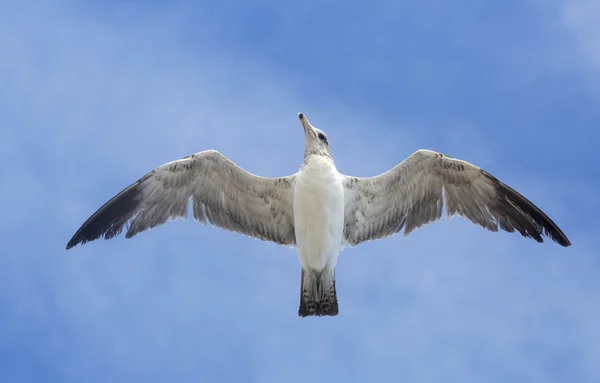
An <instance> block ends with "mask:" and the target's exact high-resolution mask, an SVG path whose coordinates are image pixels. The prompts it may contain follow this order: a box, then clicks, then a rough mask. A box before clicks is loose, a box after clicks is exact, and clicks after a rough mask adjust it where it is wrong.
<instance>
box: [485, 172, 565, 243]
mask: <svg viewBox="0 0 600 383" xmlns="http://www.w3.org/2000/svg"><path fill="white" fill-rule="evenodd" d="M481 171H482V172H483V174H484V175H485V176H486V177H488V178H489V179H490V180H491V181H492V182H493V183H494V184H495V187H496V190H498V191H499V192H501V193H502V194H503V195H504V198H507V199H508V198H509V197H512V198H511V200H513V199H514V200H515V201H513V202H516V203H517V204H518V206H519V208H520V209H524V211H523V212H524V213H525V214H527V215H529V219H533V220H534V221H535V222H536V223H537V224H538V225H540V226H541V230H539V231H535V232H532V233H528V234H529V235H525V236H526V237H530V238H533V239H534V240H536V241H537V242H539V243H541V242H544V240H543V238H542V236H546V237H547V238H550V239H551V240H552V241H554V242H556V243H558V244H559V245H561V246H563V247H569V246H571V241H569V238H567V236H566V235H565V233H563V232H562V230H561V229H560V228H559V227H558V225H557V224H555V223H554V221H552V219H551V218H550V217H548V216H547V215H546V213H544V212H543V211H542V210H541V209H540V208H538V207H537V206H536V205H535V204H534V203H533V202H531V201H530V200H528V199H527V198H525V197H524V196H523V195H521V194H520V193H519V192H517V191H516V190H514V189H513V188H511V187H510V186H508V185H506V184H505V183H504V182H502V181H500V180H498V179H497V178H496V177H494V176H493V175H491V174H490V173H488V172H487V171H485V170H483V169H481Z"/></svg>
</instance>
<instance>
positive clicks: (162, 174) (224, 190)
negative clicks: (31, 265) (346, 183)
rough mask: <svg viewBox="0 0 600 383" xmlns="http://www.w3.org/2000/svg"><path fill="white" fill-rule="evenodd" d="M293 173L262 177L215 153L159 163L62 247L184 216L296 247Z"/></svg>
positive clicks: (111, 201) (137, 231) (69, 246)
mask: <svg viewBox="0 0 600 383" xmlns="http://www.w3.org/2000/svg"><path fill="white" fill-rule="evenodd" d="M294 178H295V176H294V175H292V176H288V177H281V178H263V177H259V176H255V175H253V174H250V173H248V172H247V171H245V170H243V169H242V168H240V167H239V166H237V165H236V164H234V163H233V162H232V161H230V160H229V159H227V158H226V157H225V156H223V155H222V154H220V153H219V152H217V151H213V150H209V151H205V152H200V153H196V154H194V155H191V156H189V157H186V158H183V159H181V160H178V161H173V162H169V163H167V164H164V165H162V166H160V167H158V168H157V169H155V170H153V171H151V172H150V173H148V174H146V175H145V176H143V177H142V178H141V179H139V180H138V181H137V182H136V183H134V184H132V185H130V186H129V187H127V188H126V189H124V190H123V191H122V192H120V193H119V194H117V195H116V196H115V197H114V198H112V199H111V200H110V201H108V202H107V203H106V204H104V206H102V207H101V208H100V209H98V211H97V212H96V213H94V214H93V215H92V216H91V217H90V218H89V219H88V220H87V221H86V222H85V223H84V224H83V225H82V226H81V228H80V229H79V230H78V231H77V233H75V235H74V236H73V238H72V239H71V240H70V241H69V243H68V244H67V249H69V248H71V247H73V246H75V245H77V244H79V243H82V244H83V243H86V242H89V241H93V240H95V239H97V238H100V237H104V238H106V239H108V238H112V237H114V236H116V235H118V234H119V233H120V232H121V231H122V230H123V227H124V226H125V225H126V224H127V223H129V225H128V229H127V234H126V237H127V238H130V237H132V236H134V235H136V234H137V233H140V232H142V231H144V230H147V229H151V228H153V227H156V226H158V225H161V224H163V223H165V222H166V221H167V220H169V219H174V218H178V217H179V218H186V217H187V214H188V210H189V209H188V208H189V202H190V200H191V201H192V206H193V209H192V210H193V215H194V218H195V219H196V220H197V221H199V222H201V223H204V224H206V223H210V224H212V225H214V226H217V227H219V228H221V229H225V230H229V231H233V232H237V233H241V234H245V235H248V236H250V237H254V238H258V239H261V240H266V241H272V242H275V243H278V244H280V245H287V246H293V245H295V235H294V213H293V185H294Z"/></svg>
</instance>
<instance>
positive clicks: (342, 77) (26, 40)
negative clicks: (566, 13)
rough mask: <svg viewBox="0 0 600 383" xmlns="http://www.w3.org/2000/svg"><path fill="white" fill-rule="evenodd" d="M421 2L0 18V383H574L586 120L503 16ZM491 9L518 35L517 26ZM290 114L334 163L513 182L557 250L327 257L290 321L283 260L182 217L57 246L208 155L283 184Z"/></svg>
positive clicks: (472, 243) (593, 365) (429, 242)
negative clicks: (471, 168) (318, 299)
mask: <svg viewBox="0 0 600 383" xmlns="http://www.w3.org/2000/svg"><path fill="white" fill-rule="evenodd" d="M315 4H316V3H315ZM436 4H437V2H429V3H427V4H424V5H422V6H416V5H414V6H413V5H411V6H408V5H401V6H399V7H400V8H396V6H394V5H393V4H392V3H391V2H380V3H378V5H377V6H376V7H374V8H373V9H362V8H361V7H358V6H354V5H353V6H351V7H350V8H351V9H350V10H351V11H352V12H353V14H354V15H355V16H356V20H355V21H356V22H355V23H354V24H353V23H351V22H350V21H351V20H347V19H346V18H344V17H343V15H341V14H339V8H338V7H328V6H325V5H323V6H319V7H320V8H319V12H317V11H316V10H314V9H313V8H315V7H316V5H315V7H312V8H311V7H308V6H306V7H299V6H297V5H290V6H283V5H282V6H272V7H271V6H267V5H266V4H262V5H261V4H251V5H248V4H239V5H236V6H239V7H241V10H239V11H235V9H237V8H235V7H234V6H233V4H231V3H228V2H224V3H219V4H218V5H213V6H210V7H208V6H199V5H193V4H185V3H178V4H174V5H170V6H158V5H156V6H149V5H145V6H144V5H141V4H136V3H129V4H126V5H124V4H120V5H119V4H109V3H98V4H88V5H85V6H84V5H74V4H71V5H68V4H63V5H60V6H57V5H52V4H51V3H44V2H38V3H37V4H36V6H35V7H26V6H24V5H19V4H17V3H14V4H9V5H3V8H4V7H5V8H6V10H7V11H6V12H0V47H2V52H3V59H2V60H0V73H1V74H0V80H1V81H2V83H3V84H4V85H3V88H4V90H5V92H1V93H0V125H1V126H2V129H0V158H1V159H2V161H3V163H4V164H5V176H4V181H3V183H2V188H1V189H0V201H2V202H0V207H1V208H2V211H3V214H4V217H5V219H3V220H2V221H0V228H1V229H2V234H0V236H1V237H2V240H3V243H4V244H5V250H4V251H3V254H2V256H0V280H2V281H3V285H4V286H5V288H2V289H0V311H1V312H2V313H3V317H2V320H1V321H0V339H2V342H0V360H3V361H7V362H6V363H3V364H0V380H2V381H18V380H32V381H35V380H40V377H43V378H44V380H46V381H82V380H85V381H107V380H110V381H131V380H144V381H150V380H154V381H164V380H176V381H179V380H190V379H196V380H197V379H200V380H207V381H211V380H226V379H230V380H234V379H235V380H253V381H264V382H269V381H273V382H280V381H282V380H285V381H291V382H293V381H305V380H306V379H307V378H310V379H317V380H319V379H323V380H324V379H328V380H331V379H336V380H347V381H355V380H365V379H368V380H418V381H425V382H428V381H430V382H438V381H440V380H456V381H486V382H505V381H514V380H519V381H523V380H526V381H534V382H535V381H539V382H549V381H579V382H586V381H589V382H592V381H595V380H596V378H597V377H598V376H600V370H599V366H600V363H599V361H600V350H599V347H598V345H599V344H600V326H598V324H597V321H596V318H598V316H599V315H600V304H599V303H598V302H599V301H598V300H597V299H596V298H597V296H598V293H599V292H600V282H599V280H598V278H597V275H598V272H599V271H600V264H599V263H598V260H597V259H596V258H597V254H598V246H597V243H596V241H595V240H594V238H595V235H596V232H597V230H598V228H599V227H598V224H597V223H595V222H594V221H593V218H592V217H591V213H590V212H592V211H594V210H597V207H598V206H597V203H595V202H594V196H595V190H596V188H597V186H598V184H597V180H595V179H592V180H590V179H589V177H590V174H591V173H592V172H594V168H593V164H594V162H593V160H594V156H593V155H592V152H591V151H590V152H588V151H589V150H590V149H591V148H592V141H593V140H591V139H588V140H582V139H580V138H581V137H584V136H586V137H589V134H590V133H589V129H590V127H592V126H595V124H596V123H597V122H598V121H599V119H598V118H597V116H595V115H594V114H593V113H591V112H588V111H587V109H586V110H583V109H585V108H583V107H582V106H581V105H585V104H581V103H578V102H575V101H573V100H576V101H578V99H577V98H576V97H578V93H577V91H576V90H573V88H571V87H569V86H566V87H560V86H559V85H563V82H562V81H563V79H562V78H561V76H560V73H559V72H557V69H556V68H553V67H550V68H548V67H546V66H545V64H544V60H545V58H546V56H544V57H539V58H536V57H532V56H531V55H526V54H525V53H524V52H527V49H526V48H527V47H530V46H532V45H531V44H532V41H538V40H537V39H539V38H540V37H543V36H540V35H539V34H540V33H541V32H540V30H542V29H534V30H533V32H532V36H533V37H531V40H527V39H524V40H525V41H520V42H519V41H516V39H515V37H514V36H513V35H512V34H511V33H512V32H506V34H504V33H503V31H504V29H502V28H500V25H499V24H502V23H500V22H499V21H495V19H494V17H492V16H491V15H494V14H497V15H498V18H499V20H506V19H507V18H508V17H509V16H508V13H506V14H505V13H502V11H498V12H497V13H495V12H496V11H495V10H493V9H492V10H490V9H487V8H485V7H483V8H481V9H479V8H478V9H470V8H469V9H467V7H466V5H465V4H459V5H456V6H453V7H452V9H449V10H448V11H449V12H450V11H452V12H455V13H456V16H457V17H458V18H459V20H462V21H464V22H463V23H459V24H460V25H458V24H456V25H454V24H453V23H451V22H450V21H449V20H447V19H448V18H449V17H450V16H449V15H448V14H447V13H444V12H438V13H433V14H431V13H430V11H429V10H428V9H429V8H427V7H429V6H434V5H436ZM437 5H439V4H437ZM440 6H441V5H440ZM587 6H591V5H587ZM231 7H233V8H231ZM255 8H256V9H255ZM426 8H427V9H426ZM454 8H456V9H454ZM484 8H485V9H484ZM249 9H254V13H252V15H253V17H252V18H248V17H245V15H246V14H248V13H246V11H247V10H249ZM311 9H313V10H311ZM242 10H243V11H244V12H242ZM461 10H462V11H461ZM511 11H514V12H517V11H521V12H522V13H518V14H519V15H521V16H519V17H517V16H515V17H513V19H511V20H513V23H514V25H516V26H517V27H518V28H517V30H519V28H525V24H526V23H525V21H526V19H527V17H528V15H529V13H528V12H530V11H531V10H530V9H521V8H519V7H517V6H515V7H514V9H513V8H511ZM298 12H300V13H298ZM238 13H239V14H238ZM455 13H452V15H455ZM386 15H387V17H384V16H386ZM411 15H412V16H414V17H411ZM486 15H487V16H486ZM359 16H361V17H359ZM417 16H418V17H417ZM486 17H487V19H486ZM536 17H542V16H539V15H536ZM478 18H483V20H484V22H482V21H481V20H478ZM352 20H354V19H352ZM536 20H537V19H536ZM537 21H539V20H537ZM465 23H467V24H465ZM469 23H470V24H469ZM484 24H485V25H484ZM534 24H535V23H534ZM353 25H354V26H356V25H358V26H360V28H358V29H357V28H354V27H353ZM468 25H471V27H468ZM446 27H448V28H446ZM236 28H237V29H236ZM474 29H477V30H480V31H482V32H481V34H480V35H477V34H474V33H472V30H474ZM448 30H449V31H450V32H448V33H446V32H445V31H448ZM410 31H418V32H419V33H416V34H413V35H409V34H408V33H410ZM274 32H277V33H274ZM279 32H281V33H279ZM380 32H386V33H380ZM371 42H374V43H373V45H370V44H371ZM490 42H493V43H494V44H490ZM399 47H400V48H402V49H400V48H399ZM491 47H493V48H494V49H491ZM300 48H301V49H300ZM503 52H504V53H503ZM506 52H509V53H506ZM548 57H549V56H548ZM521 64H522V65H521ZM539 68H545V70H544V71H542V72H539V73H544V76H541V75H539V73H538V72H536V70H537V69H539ZM582 110H583V112H581V111H582ZM299 111H303V112H305V113H307V115H309V116H310V118H311V121H313V122H314V123H315V125H317V126H318V127H320V128H322V129H324V130H325V131H327V132H328V134H329V136H330V139H331V142H332V146H333V151H334V155H335V156H336V161H337V164H338V167H339V169H340V170H341V171H342V172H345V173H349V174H357V175H362V176H367V175H372V174H376V173H380V172H383V171H385V170H387V169H388V168H389V167H391V166H393V165H395V164H396V163H397V162H398V161H400V160H401V159H402V158H404V157H406V156H408V155H409V154H410V153H412V152H413V151H415V150H417V149H419V148H422V147H427V148H432V149H437V150H440V151H443V152H446V153H447V154H450V155H453V156H456V157H461V158H464V159H466V160H469V161H472V162H474V163H476V164H478V165H481V166H483V167H485V168H486V169H487V170H488V171H490V172H492V173H493V174H495V175H497V176H498V177H499V178H501V179H502V180H504V181H506V182H507V183H509V184H510V185H512V186H514V187H515V188H516V189H517V190H519V191H522V192H523V193H524V194H525V195H526V196H528V197H530V198H531V199H532V200H533V201H534V202H536V203H537V204H539V206H540V207H542V208H543V209H544V210H545V211H547V212H548V213H549V214H550V215H551V216H552V218H554V219H555V220H556V221H557V223H559V225H561V227H563V229H564V230H565V231H566V232H567V234H568V235H569V236H570V238H571V240H572V242H573V243H574V246H573V247H572V248H571V249H568V250H565V249H563V248H560V247H559V246H557V245H555V244H553V243H545V244H543V245H539V244H537V243H534V242H533V241H526V240H524V239H522V238H520V236H519V235H516V234H512V235H511V234H506V233H488V232H486V231H484V230H483V229H481V228H479V227H475V226H473V225H472V224H470V223H468V222H466V221H464V220H459V219H453V220H445V221H442V222H439V223H437V224H435V225H431V226H428V227H426V228H423V229H420V230H418V231H416V232H414V233H413V234H411V235H410V236H409V237H407V238H402V236H396V237H393V238H391V239H388V240H386V241H380V242H375V243H369V244H365V245H363V246H360V247H357V248H352V249H347V250H345V251H344V253H343V254H342V256H341V257H340V263H339V267H338V270H337V275H338V289H339V299H340V305H341V315H340V316H339V317H336V318H320V319H319V320H300V319H298V318H297V317H296V311H297V305H298V301H297V299H298V289H299V279H300V268H299V263H298V260H297V257H296V255H295V253H294V252H293V251H291V250H289V249H284V248H279V247H277V246H275V245H273V244H268V243H262V242H259V241H254V240H251V239H248V238H244V237H240V236H237V235H234V234H231V233H226V232H221V231H219V230H217V229H214V228H204V227H199V226H198V225H197V224H195V223H194V222H190V221H177V222H173V223H170V224H167V225H164V226H162V227H160V228H158V229H156V230H153V231H152V232H150V233H143V234H140V235H139V236H137V237H135V238H134V239H132V240H128V241H127V240H124V239H123V238H122V237H121V238H116V239H114V240H111V241H108V242H105V241H98V242H94V243H91V244H88V245H86V246H83V247H79V248H76V249H75V250H72V251H70V252H66V251H64V245H65V243H66V241H67V240H68V239H69V237H70V235H71V234H72V233H73V232H74V231H75V230H76V229H77V227H78V225H79V224H80V223H81V222H82V221H83V220H84V219H85V218H87V216H88V215H89V214H90V213H92V212H93V211H94V209H95V208H97V207H99V206H100V205H101V204H102V203H103V202H105V201H106V200H107V199H108V198H110V197H111V196H112V195H113V194H114V193H116V192H118V191H119V190H120V189H121V188H123V187H125V186H126V185H127V184H128V183H130V182H133V181H134V180H135V179H137V178H138V177H140V176H141V175H143V173H144V172H146V171H148V170H151V169H152V168H153V167H154V166H158V165H160V164H162V163H164V162H166V161H170V160H173V159H176V158H179V157H182V156H185V155H187V154H190V153H193V152H196V151H200V150H204V149H218V150H219V151H221V152H222V153H224V154H225V155H227V156H229V157H230V158H231V159H232V160H234V161H236V162H237V163H238V164H240V165H241V166H243V167H244V168H246V169H247V170H249V171H252V172H254V173H257V174H261V175H269V176H276V175H283V174H289V173H293V172H295V171H296V170H297V169H298V167H299V166H300V161H301V156H302V152H303V142H302V130H301V127H300V125H299V124H298V122H297V120H296V116H295V113H297V112H299ZM580 112H581V113H580ZM582 116H583V117H582ZM573 121H577V124H574V123H573ZM257 151H258V152H257ZM257 153H258V154H257ZM582 158H583V159H584V160H585V162H586V165H585V166H584V167H581V165H580V164H579V162H580V161H581V159H582ZM557 182H558V184H557ZM19 378H21V379H19Z"/></svg>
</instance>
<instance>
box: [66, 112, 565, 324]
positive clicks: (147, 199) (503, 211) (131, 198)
mask: <svg viewBox="0 0 600 383" xmlns="http://www.w3.org/2000/svg"><path fill="white" fill-rule="evenodd" d="M298 117H299V118H300V122H301V123H302V127H303V128H304V140H305V149H304V162H303V163H302V167H301V168H300V170H299V171H298V172H297V173H296V174H293V175H290V176H287V177H278V178H264V177H259V176H256V175H254V174H251V173H249V172H247V171H245V170H244V169H242V168H241V167H239V166H237V165H236V164H235V163H233V162H232V161H231V160H229V159H228V158H227V157H225V156H223V155H222V154H221V153H219V152H217V151H215V150H207V151H203V152H199V153H196V154H193V155H191V156H188V157H185V158H182V159H180V160H177V161H172V162H169V163H166V164H164V165H162V166H159V167H158V168H156V169H154V170H153V171H151V172H150V173H148V174H146V175H145V176H143V177H142V178H140V179H139V180H138V181H137V182H135V183H134V184H132V185H130V186H129V187H127V188H125V189H124V190H123V191H121V192H120V193H119V194H117V195H116V196H115V197H113V198H112V199H111V200H110V201H108V202H107V203H105V204H104V205H103V206H102V207H101V208H100V209H98V211H96V212H95V213H94V214H93V215H92V216H91V217H90V218H89V219H88V220H87V221H85V223H84V224H83V225H82V226H81V228H79V230H77V232H76V233H75V235H74V236H73V238H71V240H70V241H69V243H68V244H67V249H70V248H72V247H73V246H75V245H77V244H84V243H86V242H90V241H93V240H95V239H98V238H100V237H103V238H105V239H109V238H113V237H114V236H116V235H118V234H119V233H121V231H122V230H123V227H124V226H125V225H126V224H127V233H126V235H125V237H126V238H131V237H133V236H134V235H136V234H138V233H140V232H142V231H145V230H148V229H152V228H154V227H156V226H158V225H161V224H163V223H165V222H166V221H167V220H171V219H175V218H187V215H188V211H189V210H191V211H192V213H193V216H194V218H195V219H196V220H197V221H198V222H200V223H202V224H204V225H206V224H208V223H210V224H212V225H214V226H216V227H218V228H221V229H224V230H228V231H232V232H236V233H240V234H244V235H247V236H250V237H253V238H256V239H259V240H263V241H271V242H274V243H277V244H279V245H283V246H289V247H295V248H296V249H297V252H298V257H299V259H300V264H301V265H302V273H301V280H300V307H299V309H298V315H299V316H301V317H307V316H334V315H337V314H338V311H339V310H338V301H337V293H336V288H335V267H336V264H337V259H338V254H339V253H340V251H341V250H342V248H343V247H345V246H356V245H358V244H360V243H363V242H366V241H374V240H378V239H382V238H385V237H389V236H391V235H393V234H395V233H398V232H400V231H402V230H404V235H405V236H407V235H408V234H410V233H411V232H412V231H413V230H415V229H417V228H419V227H421V226H424V225H426V224H429V223H432V222H434V221H437V220H439V219H440V218H441V217H442V213H443V209H444V208H445V210H446V214H447V216H448V217H452V216H454V215H458V216H461V217H464V218H466V219H468V220H470V221H471V222H473V223H475V224H478V225H481V226H482V227H484V228H485V229H487V230H491V231H498V228H501V229H502V230H505V231H507V232H511V233H512V232H514V231H518V232H519V233H520V234H521V235H522V236H524V237H529V238H532V239H534V240H536V241H537V242H542V241H543V239H542V236H543V235H545V236H547V237H549V238H550V239H552V240H553V241H555V242H557V243H558V244H560V245H562V246H565V247H566V246H570V245H571V243H570V242H569V240H568V239H567V237H566V236H565V234H564V233H563V232H562V231H561V230H560V229H559V228H558V226H557V225H556V224H555V223H554V222H553V221H552V220H551V219H550V218H549V217H548V216H547V215H546V214H545V213H544V212H542V211H541V210H540V209H539V208H538V207H536V206H535V205H534V204H533V203H531V202H530V201H529V200H528V199H527V198H525V197H523V196H522V195H521V194H519V193H518V192H516V191H515V190H514V189H512V188H511V187H509V186H508V185H506V184H504V183H502V182H501V181H499V180H498V179H496V178H495V177H494V176H492V175H491V174H490V173H488V172H486V171H485V170H483V169H481V168H479V167H477V166H475V165H473V164H470V163H468V162H466V161H462V160H458V159H455V158H452V157H449V156H447V155H444V154H441V153H437V152H434V151H430V150H424V149H421V150H418V151H416V152H415V153H414V154H412V155H411V156H410V157H408V158H407V159H406V160H404V161H402V162H401V163H400V164H398V165H397V166H395V167H394V168H392V169H390V170H388V171H387V172H385V173H382V174H380V175H378V176H375V177H369V178H360V177H353V176H347V175H343V174H341V173H339V172H338V170H337V168H336V166H335V162H334V160H333V156H332V154H331V149H330V146H329V141H328V139H327V135H326V134H325V133H324V132H323V131H322V130H319V129H317V128H315V127H314V126H313V125H311V123H310V122H309V121H308V119H307V118H306V116H304V114H302V113H299V114H298ZM190 201H191V202H192V203H191V205H192V208H191V209H189V205H190Z"/></svg>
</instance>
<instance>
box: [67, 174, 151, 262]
mask: <svg viewBox="0 0 600 383" xmlns="http://www.w3.org/2000/svg"><path fill="white" fill-rule="evenodd" d="M151 173H152V172H151ZM151 173H148V174H151ZM147 176H148V175H146V176H144V178H142V179H141V180H139V181H138V182H136V183H134V184H132V185H130V186H129V187H127V188H125V189H124V190H123V191H121V192H120V193H119V194H117V195H116V196H114V197H113V198H111V199H110V200H109V201H108V202H106V203H105V204H104V205H103V206H102V207H101V208H100V209H98V210H97V211H96V212H95V213H94V214H92V216H91V217H90V218H88V219H87V221H85V222H84V223H83V225H81V227H80V228H79V230H77V232H76V233H75V235H73V238H71V240H70V241H69V243H67V246H66V249H67V250H69V249H72V248H73V247H75V246H77V245H78V244H82V245H83V244H86V243H88V242H91V241H95V240H96V239H98V238H101V237H103V238H105V239H110V238H113V237H115V236H117V235H119V234H120V233H121V231H122V230H123V226H125V224H126V223H127V222H128V221H129V220H130V219H131V218H132V217H133V216H134V215H135V213H136V211H137V209H138V207H139V202H140V201H139V198H138V194H139V188H138V187H137V186H138V185H139V184H140V182H141V181H142V180H144V179H146V178H147ZM129 237H130V236H128V237H127V238H129Z"/></svg>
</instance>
